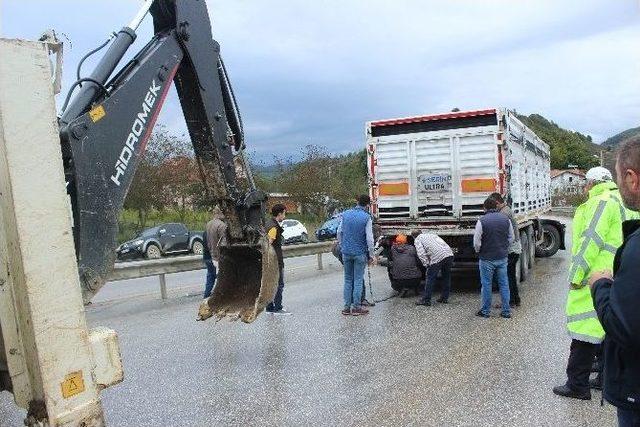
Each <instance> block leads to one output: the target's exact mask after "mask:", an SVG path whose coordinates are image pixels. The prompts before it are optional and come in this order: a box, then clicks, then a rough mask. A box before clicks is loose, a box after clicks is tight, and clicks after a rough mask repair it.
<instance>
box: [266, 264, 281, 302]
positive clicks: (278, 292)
mask: <svg viewBox="0 0 640 427" xmlns="http://www.w3.org/2000/svg"><path fill="white" fill-rule="evenodd" d="M282 291H284V267H280V275H279V276H278V290H277V291H276V296H275V297H273V301H272V302H270V303H269V304H268V305H267V311H279V310H282Z"/></svg>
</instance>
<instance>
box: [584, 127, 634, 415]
mask: <svg viewBox="0 0 640 427" xmlns="http://www.w3.org/2000/svg"><path fill="white" fill-rule="evenodd" d="M616 171H617V174H618V179H617V181H618V187H619V188H620V193H621V195H622V199H623V202H624V204H625V206H626V207H627V208H629V209H631V210H634V211H638V210H640V137H635V138H633V139H631V140H629V141H627V142H626V143H624V144H623V145H622V146H621V147H620V150H619V152H618V160H617V164H616ZM622 228H623V234H624V243H623V244H622V246H621V247H620V248H619V249H618V251H617V253H616V256H615V259H614V262H613V277H612V274H611V272H606V271H605V272H598V273H596V274H594V275H593V276H592V277H591V279H590V281H589V284H590V285H591V292H592V295H593V301H594V306H595V309H596V311H597V313H598V318H599V319H600V323H602V326H603V328H604V330H605V332H606V334H607V335H606V337H605V340H604V388H603V396H604V398H605V399H606V400H607V401H608V402H609V403H611V404H612V405H614V406H616V407H617V408H618V424H619V425H620V426H622V427H627V426H633V427H640V309H639V308H638V307H639V306H640V220H629V221H626V222H624V223H623V226H622Z"/></svg>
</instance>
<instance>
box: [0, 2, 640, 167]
mask: <svg viewBox="0 0 640 427" xmlns="http://www.w3.org/2000/svg"><path fill="white" fill-rule="evenodd" d="M140 5H141V1H135V0H128V1H125V0H110V1H99V2H98V1H85V2H79V1H60V0H59V1H55V2H53V1H36V0H30V1H18V0H0V16H1V18H0V34H1V35H2V36H3V37H12V38H13V37H19V38H31V39H33V38H37V37H38V36H39V34H40V33H41V32H42V31H43V30H44V29H46V28H54V29H55V30H56V31H57V32H58V33H64V37H66V38H68V40H69V41H67V40H66V39H65V38H64V37H63V40H65V42H66V45H65V65H66V68H65V73H64V76H65V79H64V83H65V85H64V87H63V94H64V93H66V88H68V87H69V85H70V84H71V83H72V82H73V79H74V75H75V67H76V64H77V63H78V60H79V59H80V57H81V56H82V55H83V54H84V53H85V52H86V51H88V50H90V49H91V48H93V47H94V46H97V45H98V44H99V43H100V42H101V41H103V40H105V39H106V36H107V35H108V34H109V33H110V32H111V31H113V30H118V29H119V28H121V27H122V26H124V25H126V24H127V23H128V22H129V21H130V20H131V18H132V17H133V16H134V15H135V13H136V11H137V10H138V8H139V6H140ZM208 5H209V14H210V16H211V19H212V23H213V34H214V37H215V38H216V39H217V40H218V41H219V42H220V44H221V49H222V54H223V57H224V59H225V62H226V65H227V69H228V71H229V74H230V76H231V79H232V82H233V84H234V89H235V92H236V95H237V98H238V102H239V104H240V109H241V112H242V115H243V118H244V122H245V134H246V138H247V144H248V146H249V147H250V148H251V150H252V151H253V153H254V155H255V156H256V157H258V158H259V159H263V160H266V161H267V162H269V160H270V159H271V158H272V157H271V156H272V154H277V155H289V154H292V155H295V154H296V153H297V152H298V150H299V148H300V147H302V146H304V145H306V144H318V145H323V146H325V147H327V149H328V150H329V151H330V152H334V153H344V152H349V151H353V150H357V149H360V148H362V147H363V146H364V124H365V122H366V121H367V120H373V119H382V118H391V117H399V116H411V115H418V114H428V113H437V112H444V111H449V110H450V109H451V108H453V107H458V108H460V109H475V108H485V107H493V106H504V107H508V108H514V109H516V110H518V111H519V112H521V113H526V114H530V113H534V112H537V113H541V114H543V115H544V116H545V117H547V118H549V119H551V120H553V121H555V122H557V123H558V124H560V125H561V126H563V127H566V128H569V129H573V130H578V131H580V132H582V133H586V134H590V135H592V136H593V138H594V140H595V141H596V142H601V141H602V140H604V139H606V138H607V137H609V136H611V135H613V134H615V133H617V132H620V131H622V130H625V129H627V128H630V127H635V126H639V125H640V6H639V2H638V1H637V0H562V1H558V0H535V1H524V0H522V1H514V0H482V1H479V0H448V1H443V0H434V1H431V0H415V1H408V0H407V1H402V0H395V1H390V0H387V1H377V0H367V1H364V0H363V1H349V0H341V1H315V2H299V1H291V0H289V1H281V0H270V1H259V0H252V1H248V0H210V1H208ZM150 21H151V20H150V19H147V20H146V22H145V24H144V25H143V26H142V27H141V28H140V30H139V38H138V41H137V42H136V45H135V48H133V49H132V53H133V50H137V49H139V48H140V47H141V46H142V45H143V44H144V43H145V42H146V41H148V39H149V38H150V37H151V34H152V26H151V22H150ZM0 60H1V58H0ZM90 68H91V67H90V65H89V66H88V67H87V68H86V70H87V71H89V69H90ZM59 97H62V94H61V95H59ZM59 103H60V101H59ZM159 122H161V123H164V124H165V125H166V126H168V127H169V128H170V129H171V130H172V131H174V132H176V133H183V132H185V129H186V128H185V126H184V120H183V119H182V117H181V112H180V108H179V104H178V101H177V96H176V94H175V92H173V93H171V95H170V97H169V98H168V100H167V105H166V106H165V109H164V110H163V112H162V114H161V116H160V119H159Z"/></svg>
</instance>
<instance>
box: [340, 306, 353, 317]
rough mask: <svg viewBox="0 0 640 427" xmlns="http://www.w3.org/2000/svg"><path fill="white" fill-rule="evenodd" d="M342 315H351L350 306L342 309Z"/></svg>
mask: <svg viewBox="0 0 640 427" xmlns="http://www.w3.org/2000/svg"><path fill="white" fill-rule="evenodd" d="M342 315H343V316H351V308H349V307H345V308H343V309H342Z"/></svg>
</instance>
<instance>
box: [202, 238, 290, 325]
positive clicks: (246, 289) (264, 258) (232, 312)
mask: <svg viewBox="0 0 640 427" xmlns="http://www.w3.org/2000/svg"><path fill="white" fill-rule="evenodd" d="M278 274H279V269H278V258H277V255H276V252H275V250H274V249H273V247H272V246H271V244H269V240H268V238H267V237H266V236H265V237H263V238H262V239H261V244H260V246H258V247H255V246H225V247H221V248H220V260H219V263H218V277H217V282H216V285H215V287H214V288H213V293H212V294H211V296H210V297H209V298H207V299H205V300H204V301H203V302H202V303H201V304H200V308H199V310H198V320H206V319H208V318H210V317H214V316H215V317H216V318H217V319H218V320H220V319H222V318H224V317H226V316H228V317H230V318H231V320H237V319H240V320H242V321H243V322H245V323H251V322H253V321H254V320H256V318H257V317H258V315H259V314H260V313H261V312H262V310H264V308H265V307H266V306H267V304H269V303H270V302H271V301H272V300H273V297H274V296H275V293H276V290H277V289H278Z"/></svg>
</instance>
